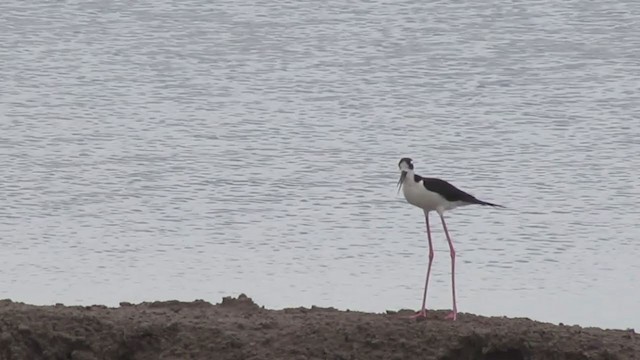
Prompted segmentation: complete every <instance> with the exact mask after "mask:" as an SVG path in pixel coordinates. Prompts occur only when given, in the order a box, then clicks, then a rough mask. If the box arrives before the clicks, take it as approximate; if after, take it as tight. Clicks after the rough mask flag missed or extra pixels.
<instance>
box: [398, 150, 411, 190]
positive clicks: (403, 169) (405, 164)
mask: <svg viewBox="0 0 640 360" xmlns="http://www.w3.org/2000/svg"><path fill="white" fill-rule="evenodd" d="M398 169H400V180H398V192H400V188H402V184H403V183H404V180H405V179H406V178H407V172H408V171H413V160H411V159H409V158H402V159H400V162H399V163H398Z"/></svg>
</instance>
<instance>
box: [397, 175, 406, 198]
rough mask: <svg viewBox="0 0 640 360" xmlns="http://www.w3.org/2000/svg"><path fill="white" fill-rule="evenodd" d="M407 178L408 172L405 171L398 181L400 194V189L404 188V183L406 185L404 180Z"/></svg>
mask: <svg viewBox="0 0 640 360" xmlns="http://www.w3.org/2000/svg"><path fill="white" fill-rule="evenodd" d="M406 177H407V172H406V171H403V172H402V174H400V180H398V194H399V193H400V188H402V183H404V179H405V178H406Z"/></svg>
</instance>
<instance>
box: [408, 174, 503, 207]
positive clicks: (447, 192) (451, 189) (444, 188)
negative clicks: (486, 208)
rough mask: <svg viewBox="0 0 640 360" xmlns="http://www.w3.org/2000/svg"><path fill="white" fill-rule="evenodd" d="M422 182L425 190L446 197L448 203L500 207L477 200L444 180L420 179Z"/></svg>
mask: <svg viewBox="0 0 640 360" xmlns="http://www.w3.org/2000/svg"><path fill="white" fill-rule="evenodd" d="M415 180H416V182H417V181H419V179H415ZM420 180H422V184H423V185H424V187H425V189H427V190H429V191H432V192H435V193H438V194H440V195H442V197H444V198H445V199H447V200H448V201H463V202H466V203H470V204H479V205H490V206H500V205H496V204H492V203H490V202H486V201H482V200H479V199H476V197H475V196H473V195H471V194H467V193H466V192H464V191H462V190H460V189H458V188H457V187H455V186H453V185H451V184H450V183H448V182H447V181H444V180H442V179H437V178H423V177H420Z"/></svg>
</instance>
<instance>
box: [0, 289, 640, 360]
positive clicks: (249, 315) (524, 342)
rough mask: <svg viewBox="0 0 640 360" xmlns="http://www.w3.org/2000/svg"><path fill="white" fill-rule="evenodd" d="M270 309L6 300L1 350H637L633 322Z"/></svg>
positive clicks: (625, 354)
mask: <svg viewBox="0 0 640 360" xmlns="http://www.w3.org/2000/svg"><path fill="white" fill-rule="evenodd" d="M410 313H411V312H410V311H400V312H389V313H387V314H369V313H361V312H354V311H338V310H335V309H326V308H316V307H312V308H311V309H306V308H294V309H285V310H277V311H276V310H266V309H264V308H261V307H259V306H258V305H256V304H255V303H253V301H251V299H250V298H247V297H246V296H244V295H240V296H239V297H238V298H225V299H223V301H222V303H221V304H217V305H212V304H210V303H207V302H204V301H194V302H189V303H187V302H178V301H166V302H153V303H142V304H139V305H132V304H128V303H122V304H120V307H118V308H107V307H104V306H89V307H81V306H70V307H67V306H63V305H56V306H33V305H25V304H22V303H15V302H12V301H10V300H2V301H0V359H73V360H89V359H336V360H337V359H450V360H457V359H500V360H508V359H514V360H519V359H554V360H556V359H571V360H582V359H640V336H639V335H637V334H635V333H634V331H633V330H602V329H597V328H581V327H578V326H562V325H560V326H558V325H552V324H547V323H541V322H536V321H532V320H529V319H520V318H518V319H508V318H497V317H493V318H489V317H482V316H475V315H471V314H460V315H459V318H458V320H457V321H455V322H452V321H449V320H444V315H445V312H444V311H431V312H429V319H427V320H426V321H415V320H409V319H408V318H407V315H409V314H410Z"/></svg>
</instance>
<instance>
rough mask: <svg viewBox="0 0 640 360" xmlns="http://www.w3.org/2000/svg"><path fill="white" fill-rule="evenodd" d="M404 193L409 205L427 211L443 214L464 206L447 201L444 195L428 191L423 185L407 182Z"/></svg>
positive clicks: (456, 202) (403, 187) (403, 188)
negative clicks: (442, 212) (445, 211)
mask: <svg viewBox="0 0 640 360" xmlns="http://www.w3.org/2000/svg"><path fill="white" fill-rule="evenodd" d="M402 192H403V194H404V198H405V199H407V202H408V203H409V204H411V205H415V206H417V207H419V208H421V209H423V210H425V211H438V212H441V211H444V210H449V209H453V208H455V207H458V206H460V205H462V203H460V202H458V201H455V202H450V201H447V199H445V198H444V197H442V195H440V194H438V193H435V192H432V191H429V190H427V189H426V188H425V187H424V186H423V185H422V183H415V182H409V181H407V182H406V183H405V184H404V185H403V186H402Z"/></svg>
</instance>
